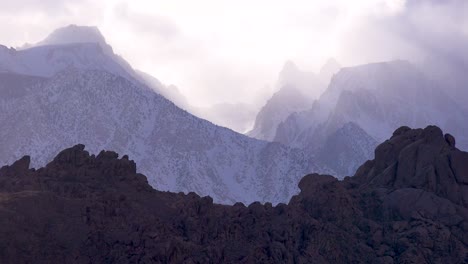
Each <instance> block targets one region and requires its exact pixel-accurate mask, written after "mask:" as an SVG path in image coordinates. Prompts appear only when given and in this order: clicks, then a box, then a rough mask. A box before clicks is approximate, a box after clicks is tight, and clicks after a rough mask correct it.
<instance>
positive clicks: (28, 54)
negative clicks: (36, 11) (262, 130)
mask: <svg viewBox="0 0 468 264" xmlns="http://www.w3.org/2000/svg"><path fill="white" fill-rule="evenodd" d="M67 34H68V33H67ZM0 54H1V55H0V56H2V57H1V58H2V59H1V60H0V62H1V65H2V69H3V71H2V73H1V74H0V84H1V85H0V89H1V90H0V123H1V124H2V129H1V130H0V145H1V146H2V148H1V149H0V163H1V164H7V163H11V162H12V161H14V160H16V159H18V158H19V157H21V156H23V155H25V154H28V155H31V156H32V161H33V165H35V166H39V165H43V164H44V162H46V161H47V160H50V159H51V158H52V157H53V156H54V155H56V154H57V152H58V151H59V150H60V149H63V148H65V147H69V146H72V145H74V144H77V143H83V144H85V145H86V147H87V149H88V150H90V151H91V152H94V153H97V152H98V151H100V150H102V149H112V150H115V151H118V152H119V153H123V154H128V155H129V156H130V158H131V159H134V160H135V161H136V162H137V163H138V165H139V171H140V172H142V173H144V174H145V175H148V177H149V179H148V180H149V182H150V184H151V185H153V186H154V187H156V188H158V189H160V190H170V191H173V192H179V191H184V192H189V191H194V192H197V193H198V194H200V195H210V196H212V197H213V198H214V200H215V201H216V202H221V203H233V202H237V201H240V202H245V203H250V202H252V201H257V200H258V201H270V202H273V203H278V202H285V201H288V199H289V198H290V197H291V195H293V194H294V193H296V192H297V191H298V190H297V182H298V180H299V179H300V177H302V176H303V175H304V174H306V173H308V172H311V171H321V172H331V171H329V170H327V169H326V168H319V167H317V166H316V165H314V164H313V162H312V161H311V160H310V157H308V156H306V155H305V154H304V153H303V152H302V151H301V150H297V149H292V148H289V147H285V146H283V145H281V144H279V143H270V142H265V141H261V140H256V139H252V138H249V137H246V136H244V135H242V134H239V133H236V132H234V131H232V130H230V129H227V128H223V127H219V126H216V125H214V124H212V123H210V122H208V121H205V120H202V119H199V118H197V117H195V116H193V115H191V114H189V113H188V112H186V111H184V110H182V109H180V108H178V107H177V106H176V105H174V103H172V102H170V101H169V100H167V99H165V98H164V97H163V96H161V95H160V94H158V93H157V92H155V91H154V90H152V89H149V88H148V87H147V86H146V85H145V84H144V83H142V82H140V81H139V80H138V79H135V78H134V77H133V72H130V73H129V72H127V71H125V68H124V67H121V63H120V62H116V61H114V60H113V57H112V56H110V55H109V54H107V53H106V52H104V51H103V49H102V48H101V43H98V44H96V43H88V42H86V43H64V44H57V43H54V44H53V45H42V46H41V45H39V46H34V47H32V48H29V49H24V50H10V49H6V48H3V49H2V51H1V53H0ZM4 58H7V59H6V60H5V59H4ZM12 153H13V154H12Z"/></svg>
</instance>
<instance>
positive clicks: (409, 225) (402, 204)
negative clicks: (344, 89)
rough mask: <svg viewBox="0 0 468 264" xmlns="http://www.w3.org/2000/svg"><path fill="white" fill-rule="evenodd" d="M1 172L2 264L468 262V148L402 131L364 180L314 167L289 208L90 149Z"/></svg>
mask: <svg viewBox="0 0 468 264" xmlns="http://www.w3.org/2000/svg"><path fill="white" fill-rule="evenodd" d="M29 162H30V159H29V157H24V158H22V159H20V160H18V161H17V162H15V163H14V164H13V165H11V166H6V167H3V168H2V169H0V237H2V239H1V240H0V260H1V262H2V263H18V262H34V263H89V262H92V263H103V262H114V263H135V262H141V263H311V262H312V263H466V262H467V261H468V236H466V234H467V233H468V197H467V194H468V184H467V183H468V178H467V175H468V167H467V165H466V164H468V153H466V152H462V151H460V150H458V149H457V148H456V147H455V139H454V138H453V137H452V136H450V135H445V136H444V135H443V134H442V131H441V130H440V129H439V128H437V127H427V128H425V129H409V128H407V127H402V128H400V129H398V130H396V131H395V132H394V133H393V136H392V137H391V139H389V140H387V141H385V142H384V143H382V144H381V145H379V146H378V147H377V149H376V150H375V159H374V160H372V161H368V162H366V163H365V164H363V165H362V166H361V167H360V169H359V170H358V172H357V173H356V175H355V176H354V177H347V178H345V179H344V180H343V181H338V180H337V179H335V178H334V177H332V176H328V175H318V174H311V175H307V176H305V177H304V178H303V179H302V180H301V181H300V183H299V188H300V190H301V191H300V193H299V194H298V195H296V196H294V197H293V198H292V199H291V201H290V202H289V204H288V205H285V204H279V205H277V206H275V207H273V206H272V205H271V204H269V203H267V204H264V205H262V204H260V203H258V202H256V203H252V204H250V205H249V206H248V207H246V206H244V205H243V204H240V203H238V204H235V205H234V206H225V205H217V204H213V202H212V199H211V198H209V197H203V198H201V197H199V196H198V195H196V194H194V193H190V194H188V195H184V194H174V193H168V192H160V191H156V190H154V189H152V188H151V187H150V186H149V185H148V183H147V181H146V178H145V177H144V176H143V175H141V174H138V173H136V165H135V163H134V162H133V161H130V160H129V159H128V157H127V156H124V157H122V158H120V159H119V158H118V155H117V154H116V153H114V152H105V151H103V152H101V153H100V154H99V155H97V156H94V155H91V156H90V155H89V153H88V152H86V151H84V146H83V145H76V146H75V147H72V148H70V149H66V150H64V151H62V152H61V153H60V154H59V155H58V156H57V157H56V158H55V159H54V160H53V161H52V162H50V163H49V164H48V165H47V166H46V167H44V168H41V169H38V170H34V169H29Z"/></svg>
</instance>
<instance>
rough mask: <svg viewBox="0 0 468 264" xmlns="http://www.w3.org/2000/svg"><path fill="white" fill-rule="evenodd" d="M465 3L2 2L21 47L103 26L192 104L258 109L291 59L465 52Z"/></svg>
mask: <svg viewBox="0 0 468 264" xmlns="http://www.w3.org/2000/svg"><path fill="white" fill-rule="evenodd" d="M440 2H443V3H440ZM464 2H465V1H456V0H449V1H421V0H408V1H404V0H362V1H359V0H353V1H349V0H332V1H330V0H324V1H311V0H295V1H294V0H290V1H275V0H269V1H266V0H256V1H252V0H250V1H247V0H237V1H229V0H225V1H224V0H223V1H221V0H199V1H191V0H165V1H160V0H128V1H122V0H103V1H93V0H16V1H11V0H0V7H1V8H0V34H1V35H0V36H1V39H0V43H2V44H4V45H8V46H21V45H22V44H23V43H25V42H30V43H34V42H38V41H39V40H41V39H43V38H44V37H45V36H46V35H47V34H49V33H50V32H51V31H52V30H54V29H55V28H58V27H61V26H65V25H68V24H78V25H95V26H98V27H99V28H100V30H101V31H102V33H103V34H104V36H105V37H106V39H107V41H108V42H109V43H110V44H111V45H112V46H113V47H114V50H115V51H116V53H118V54H121V55H122V56H123V57H124V58H126V59H127V60H128V61H130V63H131V64H132V65H133V66H134V67H135V68H137V69H140V70H143V71H146V72H149V73H151V74H152V75H154V76H155V77H157V78H159V79H160V80H161V81H163V82H164V83H171V84H175V85H177V86H178V87H179V89H180V90H181V91H182V92H183V93H184V94H185V95H186V96H187V98H188V99H189V101H190V102H191V103H192V104H195V105H205V106H206V105H211V104H214V103H220V102H247V103H251V102H256V101H258V100H264V98H265V96H266V95H267V94H269V92H270V91H269V89H271V88H268V87H271V86H272V85H273V84H274V82H275V80H276V76H277V73H278V72H279V71H280V69H281V67H282V65H283V63H284V62H285V61H286V60H293V61H295V62H296V63H297V64H298V65H299V66H300V67H301V68H303V69H306V70H314V71H315V70H317V68H318V67H320V65H321V64H322V63H323V62H324V61H325V60H326V59H327V58H329V57H335V58H336V59H337V60H338V61H339V62H340V63H342V64H344V65H352V64H360V63H365V62H371V61H379V60H389V59H422V58H424V56H426V55H427V52H428V51H429V50H433V49H443V48H445V47H448V46H450V49H451V48H452V47H453V45H455V47H456V46H457V45H458V46H460V47H461V46H463V44H465V42H463V40H464V39H466V35H467V34H468V30H467V28H468V23H467V21H468V20H467V19H466V18H467V17H468V13H467V12H466V11H467V4H465V3H464ZM441 37H443V38H441ZM444 39H445V41H447V39H450V40H451V43H450V45H445V44H446V43H444ZM446 49H449V48H446Z"/></svg>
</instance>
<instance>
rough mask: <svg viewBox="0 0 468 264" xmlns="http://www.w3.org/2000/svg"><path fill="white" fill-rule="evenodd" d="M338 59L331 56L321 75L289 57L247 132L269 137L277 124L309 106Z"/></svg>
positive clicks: (318, 94)
mask: <svg viewBox="0 0 468 264" xmlns="http://www.w3.org/2000/svg"><path fill="white" fill-rule="evenodd" d="M336 67H339V66H338V63H337V62H336V61H334V60H330V61H328V62H327V63H326V65H324V67H323V68H322V70H321V73H320V75H316V74H314V73H313V72H306V71H301V70H299V69H298V67H297V66H296V65H295V64H294V63H293V62H291V61H288V62H286V63H285V64H284V66H283V69H282V70H281V72H280V74H279V78H278V82H277V85H276V86H277V87H278V88H279V90H278V91H277V92H276V93H274V94H273V96H272V97H271V98H270V99H269V100H268V101H267V103H266V104H265V105H264V106H263V107H262V109H260V111H259V113H258V114H257V117H256V119H255V124H254V127H253V129H252V130H251V131H249V132H248V133H247V135H249V136H251V137H254V138H258V139H263V140H268V141H272V140H273V139H274V137H275V134H276V129H277V127H278V125H279V124H280V123H281V122H283V121H284V120H285V119H286V118H287V117H288V116H289V115H291V114H292V113H294V112H300V111H304V110H307V109H309V108H310V107H311V106H312V103H313V101H314V100H315V99H317V98H318V97H319V96H320V94H321V93H322V92H323V90H324V89H325V88H326V85H327V84H328V82H327V78H331V76H330V75H333V74H334V71H336V70H337V69H336Z"/></svg>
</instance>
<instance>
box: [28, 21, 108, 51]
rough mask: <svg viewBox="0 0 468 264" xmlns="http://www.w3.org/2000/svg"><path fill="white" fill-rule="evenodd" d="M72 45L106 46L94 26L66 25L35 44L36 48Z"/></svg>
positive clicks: (102, 37)
mask: <svg viewBox="0 0 468 264" xmlns="http://www.w3.org/2000/svg"><path fill="white" fill-rule="evenodd" d="M72 43H98V44H100V45H101V46H103V47H104V46H107V43H106V40H105V38H104V36H103V35H102V34H101V32H100V31H99V29H98V28H97V27H94V26H77V25H68V26H66V27H61V28H58V29H56V30H54V31H53V32H52V33H51V34H50V35H49V36H47V38H45V39H44V40H43V41H41V42H39V43H37V46H45V45H62V44H72Z"/></svg>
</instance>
